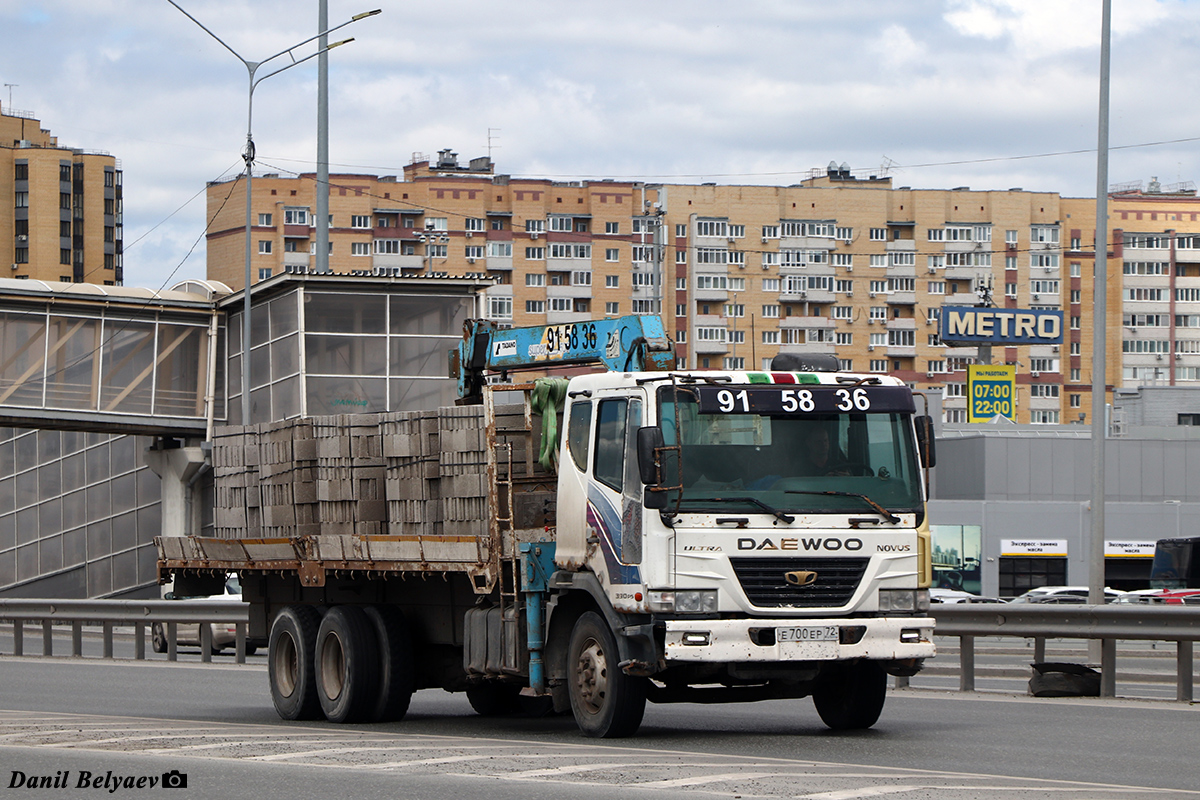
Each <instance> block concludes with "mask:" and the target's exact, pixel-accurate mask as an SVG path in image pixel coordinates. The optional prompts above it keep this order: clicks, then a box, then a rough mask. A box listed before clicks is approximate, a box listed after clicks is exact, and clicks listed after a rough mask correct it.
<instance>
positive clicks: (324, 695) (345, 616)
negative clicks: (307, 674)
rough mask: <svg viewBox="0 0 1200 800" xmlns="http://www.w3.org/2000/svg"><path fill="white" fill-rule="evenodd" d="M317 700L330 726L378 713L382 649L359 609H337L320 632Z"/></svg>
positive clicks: (327, 616) (318, 637)
mask: <svg viewBox="0 0 1200 800" xmlns="http://www.w3.org/2000/svg"><path fill="white" fill-rule="evenodd" d="M315 653H316V655H315V657H314V659H313V661H314V663H315V665H316V684H317V697H318V698H319V699H320V701H321V709H322V710H323V711H324V712H325V718H326V719H328V720H329V721H330V722H360V721H362V720H364V719H369V718H370V716H371V714H373V713H374V711H375V700H376V698H377V692H378V690H379V649H378V645H377V644H376V641H375V630H374V626H372V625H371V622H370V620H368V619H367V614H366V612H365V611H363V610H362V609H361V608H359V607H358V606H334V607H333V608H331V609H329V611H328V612H326V614H325V617H324V619H322V620H321V627H320V628H319V629H318V631H317V644H316V650H315Z"/></svg>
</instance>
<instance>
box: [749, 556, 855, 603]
mask: <svg viewBox="0 0 1200 800" xmlns="http://www.w3.org/2000/svg"><path fill="white" fill-rule="evenodd" d="M729 561H730V563H731V564H732V565H733V571H734V573H735V574H736V575H737V578H738V581H739V582H740V583H741V584H742V590H743V591H744V592H745V593H746V597H748V598H750V602H751V603H753V604H754V605H756V606H760V607H782V606H791V607H798V608H826V607H830V608H832V607H835V606H844V605H846V604H847V603H849V602H850V598H851V597H852V596H853V595H854V590H855V589H857V588H858V584H859V582H860V581H861V580H862V576H863V573H864V572H866V569H867V562H868V561H870V559H867V558H730V559H729ZM796 570H802V571H808V572H815V573H817V579H816V581H814V582H813V583H812V584H810V585H808V586H793V585H792V584H790V583H788V582H787V579H786V578H784V573H786V572H793V571H796Z"/></svg>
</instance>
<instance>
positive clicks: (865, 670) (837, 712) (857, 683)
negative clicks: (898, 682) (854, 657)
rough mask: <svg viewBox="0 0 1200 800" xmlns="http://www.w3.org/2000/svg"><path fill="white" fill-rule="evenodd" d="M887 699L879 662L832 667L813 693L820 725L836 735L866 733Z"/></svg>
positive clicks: (821, 678) (884, 676) (875, 720)
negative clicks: (822, 723)
mask: <svg viewBox="0 0 1200 800" xmlns="http://www.w3.org/2000/svg"><path fill="white" fill-rule="evenodd" d="M886 699H887V673H886V672H884V671H883V666H882V665H880V663H879V662H878V661H852V662H849V663H845V664H836V665H834V664H830V665H828V666H827V667H826V668H825V670H822V672H821V676H820V677H819V678H818V679H817V685H816V687H815V688H814V690H813V704H814V705H815V706H816V707H817V713H818V714H820V715H821V721H822V722H824V723H825V724H826V725H828V726H829V727H830V728H833V729H834V730H835V731H852V730H863V729H865V728H869V727H871V726H872V725H874V724H875V723H876V722H877V721H878V720H879V715H880V714H881V713H883V702H884V700H886Z"/></svg>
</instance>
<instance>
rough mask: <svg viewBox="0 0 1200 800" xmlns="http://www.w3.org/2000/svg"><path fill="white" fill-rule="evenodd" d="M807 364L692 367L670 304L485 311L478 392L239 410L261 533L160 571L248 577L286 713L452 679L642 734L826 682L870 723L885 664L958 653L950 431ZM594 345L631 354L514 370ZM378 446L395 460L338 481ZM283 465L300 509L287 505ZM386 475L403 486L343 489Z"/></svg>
mask: <svg viewBox="0 0 1200 800" xmlns="http://www.w3.org/2000/svg"><path fill="white" fill-rule="evenodd" d="M818 360H819V359H818ZM787 362H788V359H786V358H785V359H783V360H782V361H781V362H780V363H778V366H779V369H777V370H769V371H762V372H729V371H709V370H703V371H689V370H677V369H674V356H673V353H672V351H671V345H670V342H669V341H668V340H667V338H666V337H665V335H664V334H663V332H662V330H661V323H659V322H658V320H657V319H656V318H650V317H630V318H622V319H619V320H607V321H596V322H588V323H570V324H566V325H557V326H547V327H539V328H522V329H508V330H501V329H497V328H495V327H493V326H492V325H490V324H489V323H486V322H478V321H476V322H471V323H468V330H467V331H466V333H465V335H464V339H463V342H462V344H461V345H460V347H459V350H458V351H457V352H455V353H452V354H451V370H452V372H453V373H454V374H456V375H457V376H458V377H459V380H460V394H462V395H463V397H464V401H463V403H464V404H463V405H461V406H458V407H450V408H444V409H441V410H440V411H439V413H438V414H436V415H435V414H433V413H432V412H408V413H407V414H404V413H397V414H390V415H383V416H382V417H381V418H377V419H374V418H372V419H367V420H366V421H358V422H355V421H354V418H346V419H344V420H343V421H342V423H341V424H342V425H344V426H349V425H352V424H353V425H356V426H357V427H355V428H354V429H353V433H354V436H355V437H357V438H355V439H354V441H353V442H351V443H350V444H347V443H346V435H348V434H346V435H343V436H342V437H341V439H338V438H337V436H338V434H337V431H338V430H339V428H338V426H337V424H335V421H333V420H330V419H325V420H316V421H313V422H312V423H311V424H309V422H308V421H304V420H300V421H293V423H289V424H290V425H291V430H292V433H291V434H290V438H288V436H289V435H286V434H284V433H283V431H285V430H287V429H288V425H277V426H274V427H273V428H272V427H270V426H258V428H254V427H250V428H241V429H231V432H229V433H228V435H229V436H233V437H240V438H231V439H228V440H227V441H226V444H225V445H221V444H220V441H218V443H217V444H218V446H217V447H215V448H214V459H215V460H216V461H218V462H221V463H224V462H223V461H221V460H222V459H225V460H226V461H227V460H228V459H230V458H236V457H237V448H242V452H246V453H249V452H252V451H251V449H250V448H252V447H253V448H257V453H258V455H257V456H253V457H247V458H246V459H245V460H246V461H247V465H246V467H245V468H246V469H249V466H250V465H249V462H250V461H257V462H258V467H257V468H258V470H259V472H257V473H254V474H250V476H249V477H245V475H246V474H249V473H243V477H242V478H236V477H222V472H221V471H220V469H218V472H217V491H218V497H221V496H222V485H223V483H222V482H223V481H225V482H226V483H229V482H232V483H233V484H236V485H233V486H232V488H231V489H230V490H229V491H228V492H226V496H228V497H232V498H234V501H233V502H238V503H240V502H243V500H242V499H239V498H243V495H242V494H238V493H237V492H235V491H233V490H234V489H239V488H240V489H241V490H244V491H246V492H250V493H258V494H255V497H256V498H257V499H255V500H249V501H246V502H247V505H248V507H251V508H248V510H247V513H246V514H245V515H244V516H238V517H237V519H238V520H242V519H244V520H245V527H238V526H236V525H235V526H233V527H226V528H218V533H219V535H218V536H217V537H210V538H203V539H202V538H196V537H187V538H182V539H179V538H167V537H164V538H162V539H160V540H159V548H160V562H159V568H160V575H161V576H162V578H163V580H166V579H168V578H172V577H173V578H174V580H175V582H176V587H177V590H179V588H180V587H181V586H184V587H185V589H187V591H190V592H191V593H197V594H198V593H202V592H203V586H202V584H204V583H205V582H210V581H214V580H217V579H218V578H217V576H220V579H221V580H223V576H224V575H225V573H226V572H227V571H236V572H238V573H239V574H240V575H241V581H242V585H243V597H244V599H245V600H246V601H247V602H249V603H250V605H251V613H250V636H251V639H252V641H253V640H259V641H268V640H269V655H268V672H269V677H270V686H271V694H272V699H273V701H274V704H275V706H276V709H277V710H278V712H279V714H280V715H281V716H283V717H285V718H290V719H296V718H312V717H317V716H321V715H324V716H325V717H326V718H328V719H330V720H333V721H336V722H357V721H372V720H394V719H398V718H399V717H401V716H403V714H404V712H405V709H406V708H407V706H408V702H409V698H410V696H411V694H412V692H413V691H414V690H416V689H421V688H437V687H440V688H443V689H446V690H449V691H465V692H466V693H467V696H468V698H469V700H470V702H471V704H472V706H473V707H474V708H475V709H476V710H477V711H479V712H480V713H482V714H485V715H490V714H503V713H508V712H512V711H515V710H516V709H517V708H519V707H520V704H521V703H522V702H524V703H527V704H528V703H531V702H532V703H538V702H540V703H543V704H546V705H549V704H550V703H551V702H552V703H553V706H554V708H555V709H556V710H558V711H566V710H567V709H570V711H571V712H572V713H573V715H574V718H575V720H576V722H577V724H578V726H579V728H580V730H581V731H582V732H583V733H584V734H586V735H588V736H596V737H618V736H628V735H631V734H633V733H634V732H636V730H637V729H638V726H639V725H640V723H641V720H642V716H643V712H644V709H645V705H646V702H647V701H650V702H741V701H752V700H763V699H775V698H799V697H805V696H812V698H813V700H814V703H815V705H816V710H817V712H818V713H819V715H820V717H821V719H822V720H823V721H824V722H825V723H826V724H827V725H829V726H830V727H832V728H835V729H850V728H867V727H870V726H871V725H873V724H874V723H875V722H876V720H877V719H878V717H879V715H880V713H881V710H882V708H883V705H884V699H885V694H886V690H887V676H888V675H889V674H890V675H896V676H908V675H912V674H915V673H916V672H917V671H918V670H919V669H920V668H921V665H922V663H923V660H924V659H925V658H928V657H930V656H932V655H933V654H934V645H933V643H932V633H933V626H934V622H933V620H932V619H931V618H929V616H928V614H927V611H928V586H929V582H930V576H931V558H930V557H931V553H930V537H929V533H928V521H927V518H926V512H925V494H926V485H927V469H928V467H930V466H932V462H933V436H932V426H931V424H930V423H929V418H928V417H927V416H917V414H916V413H915V406H914V398H913V393H912V392H911V391H910V389H909V388H908V387H907V386H905V385H904V384H903V383H902V382H901V381H899V380H897V379H895V378H892V377H889V376H886V375H857V374H845V373H838V372H830V371H822V370H821V369H820V365H819V364H817V363H813V360H812V359H809V360H807V361H806V360H801V359H795V358H792V359H791V362H790V363H787ZM571 363H575V364H587V363H602V364H605V365H606V366H607V367H608V371H606V372H597V373H591V374H580V375H576V376H574V377H571V378H570V379H569V381H566V382H559V383H557V384H556V383H553V382H545V381H538V382H534V383H516V382H513V381H511V380H510V379H509V373H510V371H512V370H516V369H522V368H528V367H546V366H550V365H554V364H559V365H562V364H571ZM834 365H835V366H836V362H834ZM506 398H507V399H512V398H516V399H518V400H519V401H520V402H518V403H517V404H515V405H506V404H505V401H506ZM473 404H477V405H473ZM268 428H270V429H268ZM556 428H557V429H558V430H561V436H557V438H558V439H561V444H555V440H556V430H555V429H556ZM341 430H343V431H350V428H349V427H343V428H341ZM297 431H304V433H303V434H301V433H297ZM314 432H315V433H314ZM321 432H324V433H323V434H322V433H321ZM322 435H324V436H325V438H324V439H322V438H321V437H322ZM272 436H274V437H275V438H274V439H271V437H272ZM305 437H308V438H305ZM373 441H374V442H379V443H380V444H379V446H378V450H377V451H372V450H371V442H373ZM230 442H232V444H230ZM281 442H289V444H287V446H286V447H284V446H282V445H281ZM314 443H315V444H314ZM268 445H269V447H268ZM222 448H224V449H222ZM268 449H270V450H271V452H272V453H274V454H275V457H274V462H275V463H273V464H269V463H268V462H269V461H271V458H269V457H268V455H267V450H268ZM539 451H540V453H541V456H540V458H539V457H538V453H539ZM221 453H225V455H221ZM322 453H324V455H322ZM361 453H366V456H364V458H366V457H369V456H371V454H372V453H376V457H377V458H382V461H383V466H382V467H380V466H379V463H380V462H378V461H369V460H368V461H367V462H364V463H366V464H367V466H364V467H361V469H362V472H361V473H354V474H352V475H351V476H350V477H349V478H348V479H347V480H348V481H349V483H346V482H345V481H343V482H342V483H337V484H333V483H330V485H329V486H326V485H325V484H323V483H322V481H323V480H324V481H326V482H330V481H334V480H335V478H325V477H322V476H323V475H329V474H332V473H330V470H333V469H334V468H335V467H336V466H337V464H334V463H333V462H334V461H339V463H341V464H343V465H345V464H346V463H348V461H349V460H352V459H353V458H354V456H355V454H361ZM281 454H282V455H281ZM322 458H324V459H325V462H324V466H322V461H321V460H322ZM217 466H218V467H219V466H220V465H219V464H218V465H217ZM232 470H233V467H228V466H227V468H226V473H228V474H230V475H232V474H233V473H232ZM372 470H374V471H372ZM309 473H311V474H309ZM280 475H285V476H287V478H286V479H287V480H288V481H290V483H288V484H287V485H288V486H290V487H291V489H290V490H289V491H291V492H292V494H291V495H289V497H290V502H292V503H293V505H294V510H291V511H288V513H287V518H286V520H283V522H284V523H286V522H288V521H290V522H291V527H288V526H287V524H281V525H278V526H272V525H270V524H268V522H271V521H275V522H280V521H281V520H279V519H275V520H270V519H268V518H269V517H271V516H272V515H273V514H274V513H275V512H273V511H272V509H273V508H278V506H272V505H271V502H272V501H270V500H268V499H266V495H267V494H270V493H272V492H275V491H276V490H275V489H272V488H271V487H272V486H274V485H275V484H272V481H275V482H276V484H278V483H279V481H280V480H281V479H280V477H279V476H280ZM380 475H382V477H383V483H384V484H386V498H385V499H386V503H385V504H383V505H381V504H380V503H379V502H377V501H378V500H379V499H380V498H377V497H375V496H374V495H372V501H374V502H373V504H372V503H371V502H367V501H363V500H362V499H361V497H359V498H355V497H345V493H344V487H345V486H347V485H349V486H354V487H368V485H369V484H368V480H367V479H368V478H370V479H372V480H373V479H376V478H378V477H379V476H380ZM356 476H358V477H356ZM305 480H309V481H311V482H312V484H311V485H307V484H304V483H303V482H304V481H305ZM337 480H341V479H337ZM281 485H282V484H281ZM371 485H374V484H371ZM339 486H341V487H343V488H342V489H340V490H339V489H338V487H339ZM338 491H342V492H343V494H341V495H339V494H338ZM363 491H367V489H363ZM259 494H261V495H262V497H258V495H259ZM320 496H327V497H331V498H335V499H330V500H320V499H317V500H315V501H314V500H313V499H312V498H313V497H318V498H319V497H320ZM337 497H342V498H343V499H342V500H340V501H339V500H337V499H336V498H337ZM336 502H341V503H342V505H341V506H339V507H338V508H339V509H340V510H337V509H335V508H334V507H333V504H334V503H336ZM355 502H358V503H359V507H360V508H361V509H368V508H370V509H376V510H378V509H379V508H381V507H384V506H385V507H386V512H385V513H383V514H382V516H383V517H384V518H383V519H375V520H368V519H365V517H363V515H364V514H366V511H363V512H362V514H360V518H353V514H352V513H349V512H347V511H346V509H347V508H350V507H351V506H348V505H347V503H350V504H353V503H355ZM305 503H309V504H310V505H311V508H310V509H308V510H304V508H303V505H304V504H305ZM255 504H260V510H259V511H258V514H257V517H256V515H255V514H254V513H250V512H251V511H253V510H254V509H253V508H252V507H253V506H254V505H255ZM322 504H324V505H322ZM326 506H328V508H326ZM422 509H423V510H422ZM430 509H435V510H436V513H434V512H431V511H430ZM233 510H234V511H236V510H237V509H233ZM284 510H285V511H287V509H284ZM335 511H336V514H335ZM218 512H220V509H218ZM189 584H197V586H195V587H194V588H187V585H189ZM522 696H524V698H534V699H532V700H529V699H523V697H522ZM538 698H540V700H539V699H538Z"/></svg>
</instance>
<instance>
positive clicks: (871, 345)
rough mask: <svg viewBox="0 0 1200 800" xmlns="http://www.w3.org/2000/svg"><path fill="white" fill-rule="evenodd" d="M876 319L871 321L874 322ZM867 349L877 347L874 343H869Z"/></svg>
mask: <svg viewBox="0 0 1200 800" xmlns="http://www.w3.org/2000/svg"><path fill="white" fill-rule="evenodd" d="M874 321H875V320H871V322H874ZM867 349H868V350H874V349H875V345H873V344H869V345H867Z"/></svg>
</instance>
